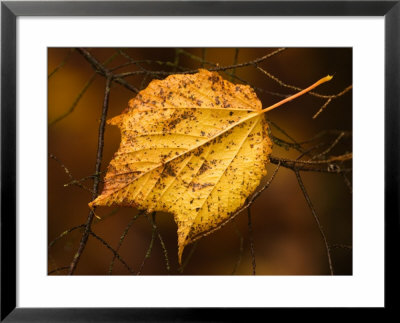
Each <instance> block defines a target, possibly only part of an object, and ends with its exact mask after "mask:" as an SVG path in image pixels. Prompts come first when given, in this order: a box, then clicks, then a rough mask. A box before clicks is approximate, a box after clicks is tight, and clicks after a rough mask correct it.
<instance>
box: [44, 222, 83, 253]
mask: <svg viewBox="0 0 400 323" xmlns="http://www.w3.org/2000/svg"><path fill="white" fill-rule="evenodd" d="M84 227H85V225H84V224H81V225H77V226H75V227H72V228H70V229H68V230H65V231H64V232H62V233H61V234H60V235H59V236H57V237H56V238H54V239H53V240H52V241H51V242H50V243H49V246H48V247H47V248H48V249H50V248H51V247H52V246H53V245H54V244H55V243H56V242H57V241H58V240H60V239H61V238H62V237H65V236H66V235H67V234H69V233H71V232H72V231H75V230H76V229H81V228H84Z"/></svg>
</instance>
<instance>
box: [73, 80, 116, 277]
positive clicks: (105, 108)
mask: <svg viewBox="0 0 400 323" xmlns="http://www.w3.org/2000/svg"><path fill="white" fill-rule="evenodd" d="M111 82H112V79H111V77H108V78H107V80H106V89H105V94H104V102H103V109H102V112H101V119H100V126H99V135H98V144H97V158H96V167H95V174H96V175H97V176H96V177H95V178H94V181H93V195H92V200H94V199H95V198H96V197H97V195H98V190H99V184H100V170H101V160H102V156H103V147H104V132H105V124H106V118H107V111H108V101H109V97H110V87H111ZM93 216H94V208H93V209H92V210H90V212H89V215H88V217H87V220H86V224H85V232H84V234H83V235H82V239H81V242H80V244H79V249H78V251H77V252H76V254H75V256H74V259H73V260H72V262H71V265H70V270H69V275H72V274H73V273H74V271H75V269H76V266H77V264H78V262H79V259H80V257H81V255H82V253H83V251H84V250H85V247H86V243H87V240H88V238H89V233H90V231H91V225H92V221H93Z"/></svg>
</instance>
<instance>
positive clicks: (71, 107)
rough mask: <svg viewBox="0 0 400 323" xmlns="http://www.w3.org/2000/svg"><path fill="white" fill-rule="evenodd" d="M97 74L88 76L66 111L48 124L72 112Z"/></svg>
mask: <svg viewBox="0 0 400 323" xmlns="http://www.w3.org/2000/svg"><path fill="white" fill-rule="evenodd" d="M117 56H118V54H114V55H112V56H111V57H109V58H108V59H107V60H105V61H104V63H103V65H104V66H107V65H108V64H109V63H110V62H112V61H113V60H114V59H115V58H116V57H117ZM96 76H97V73H93V74H92V76H91V77H90V78H89V80H88V81H86V83H85V84H84V86H83V88H82V90H81V91H80V92H79V93H78V95H77V96H76V98H75V100H74V102H72V104H71V106H70V107H69V108H68V110H67V111H65V112H64V113H63V114H62V115H60V116H59V117H57V118H55V119H54V120H53V121H52V122H50V123H49V126H53V125H54V124H56V123H57V122H59V121H61V120H62V119H64V118H65V117H67V116H68V115H70V114H71V113H72V112H74V110H75V108H76V106H77V105H78V103H79V102H80V100H81V99H82V97H83V95H84V94H85V93H86V91H87V90H88V89H89V87H90V86H91V85H92V83H93V81H94V80H95V78H96Z"/></svg>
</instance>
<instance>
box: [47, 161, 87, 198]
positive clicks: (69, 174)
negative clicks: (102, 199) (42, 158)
mask: <svg viewBox="0 0 400 323" xmlns="http://www.w3.org/2000/svg"><path fill="white" fill-rule="evenodd" d="M49 157H50V158H52V159H54V160H55V161H56V162H57V163H58V164H59V165H60V166H61V168H63V169H64V171H65V173H66V174H67V175H68V177H69V179H70V180H71V182H70V183H71V184H74V185H76V186H78V187H80V188H82V189H84V190H86V191H89V192H90V193H93V191H92V190H91V189H90V188H88V187H86V186H85V185H83V184H81V183H80V182H79V181H77V180H76V179H75V178H74V177H73V176H72V174H71V172H70V171H69V169H68V168H67V167H66V166H65V165H64V164H63V163H62V162H61V161H60V160H59V159H58V158H57V157H56V156H55V155H53V154H49ZM64 186H66V185H64Z"/></svg>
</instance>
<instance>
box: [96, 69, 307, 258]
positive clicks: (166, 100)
mask: <svg viewBox="0 0 400 323" xmlns="http://www.w3.org/2000/svg"><path fill="white" fill-rule="evenodd" d="M302 92H303V91H302ZM269 109H270V108H268V110H269ZM265 111H266V110H262V105H261V102H260V101H259V99H258V98H257V96H256V94H255V93H254V91H253V90H252V89H251V88H250V87H249V86H247V85H235V84H232V83H230V82H228V81H226V80H223V79H222V78H221V77H220V76H219V75H218V74H217V73H215V72H209V71H206V70H199V73H197V74H177V75H171V76H169V77H167V78H166V79H164V80H161V81H160V80H153V81H152V82H151V83H150V84H149V85H148V87H147V88H146V89H145V90H143V91H141V92H140V93H139V94H138V95H137V96H136V97H135V98H133V99H132V100H131V101H130V102H129V105H128V108H127V109H126V110H125V112H124V113H123V114H121V115H119V116H117V117H115V118H113V119H111V120H109V121H108V123H109V124H112V125H116V126H118V127H119V128H120V130H121V144H120V147H119V149H118V151H117V152H116V154H115V156H114V159H113V160H112V161H111V162H110V165H109V166H108V171H107V174H106V176H105V178H104V182H105V183H104V189H103V192H102V194H101V195H100V196H98V197H97V198H96V199H95V200H94V201H93V202H91V203H90V204H89V206H90V207H94V206H112V205H115V206H131V207H137V208H139V209H144V210H147V211H148V212H152V211H165V212H170V213H172V214H174V219H175V222H176V223H177V226H178V258H179V262H181V257H182V252H183V249H184V248H185V246H186V245H188V244H189V243H191V242H193V241H194V240H197V239H198V238H200V237H202V236H204V235H206V234H208V233H210V232H212V231H214V230H216V229H218V228H220V227H221V226H222V225H223V224H225V223H226V222H227V221H229V220H230V218H231V216H232V215H233V214H234V213H235V211H236V210H238V209H239V208H240V207H241V206H242V205H243V204H244V202H245V200H246V199H247V197H248V196H249V195H250V194H251V193H252V192H253V191H254V190H255V188H256V187H257V186H258V185H259V183H260V180H261V179H262V177H263V176H265V175H266V173H267V170H266V164H267V163H268V157H269V155H270V153H271V141H270V139H269V137H268V129H267V124H266V122H265V120H264V116H263V112H265Z"/></svg>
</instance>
